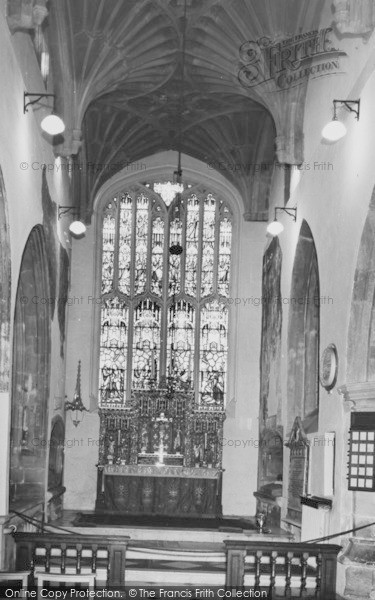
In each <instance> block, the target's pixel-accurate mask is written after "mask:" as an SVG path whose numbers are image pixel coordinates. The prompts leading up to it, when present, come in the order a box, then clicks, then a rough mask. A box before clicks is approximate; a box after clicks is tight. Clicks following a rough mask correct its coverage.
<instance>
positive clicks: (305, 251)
mask: <svg viewBox="0 0 375 600" xmlns="http://www.w3.org/2000/svg"><path fill="white" fill-rule="evenodd" d="M319 296H320V293H319V270H318V257H317V253H316V248H315V244H314V239H313V236H312V233H311V230H310V227H309V226H308V224H307V222H306V221H303V222H302V225H301V229H300V233H299V238H298V242H297V247H296V254H295V259H294V264H293V273H292V284H291V291H290V298H289V324H288V403H289V404H288V428H289V429H290V428H291V426H292V424H293V422H294V419H295V417H297V416H299V417H301V418H302V419H306V418H308V420H307V423H306V426H307V432H310V431H317V428H318V407H319V321H320V308H319Z"/></svg>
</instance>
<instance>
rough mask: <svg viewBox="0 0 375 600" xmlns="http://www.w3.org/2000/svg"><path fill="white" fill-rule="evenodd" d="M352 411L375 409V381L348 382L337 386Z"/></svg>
mask: <svg viewBox="0 0 375 600" xmlns="http://www.w3.org/2000/svg"><path fill="white" fill-rule="evenodd" d="M337 391H338V393H339V394H340V396H342V397H343V399H344V402H345V404H346V405H347V406H349V408H350V410H352V411H373V410H374V411H375V381H363V382H358V383H357V382H355V383H347V384H346V385H342V386H340V387H339V388H337Z"/></svg>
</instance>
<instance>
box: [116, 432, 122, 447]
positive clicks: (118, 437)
mask: <svg viewBox="0 0 375 600" xmlns="http://www.w3.org/2000/svg"><path fill="white" fill-rule="evenodd" d="M120 442H121V431H120V429H119V430H118V432H117V444H118V446H119V445H120Z"/></svg>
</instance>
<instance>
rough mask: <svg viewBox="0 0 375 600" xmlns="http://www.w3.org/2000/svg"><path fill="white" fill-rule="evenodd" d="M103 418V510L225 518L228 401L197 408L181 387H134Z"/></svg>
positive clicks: (99, 491)
mask: <svg viewBox="0 0 375 600" xmlns="http://www.w3.org/2000/svg"><path fill="white" fill-rule="evenodd" d="M99 416H100V435H99V462H98V480H97V501H96V509H97V510H98V511H105V512H121V513H123V514H134V515H171V516H179V517H183V516H186V517H188V516H190V517H191V516H193V517H195V516H196V517H199V516H200V517H213V518H214V517H219V516H221V514H222V510H221V488H222V468H221V465H222V447H223V443H222V439H223V422H224V418H225V414H224V410H223V407H222V406H221V405H214V404H213V405H211V406H207V405H206V406H204V407H203V406H197V405H196V404H195V402H194V394H193V392H192V390H191V389H190V388H184V387H183V385H181V387H180V389H175V388H173V389H171V388H168V387H160V388H158V389H156V388H155V389H147V390H134V391H133V393H132V402H131V406H129V407H124V408H119V407H118V406H117V407H115V406H114V407H109V406H108V407H105V408H101V409H100V410H99Z"/></svg>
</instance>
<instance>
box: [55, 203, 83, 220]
mask: <svg viewBox="0 0 375 600" xmlns="http://www.w3.org/2000/svg"><path fill="white" fill-rule="evenodd" d="M69 214H71V215H72V216H73V217H79V210H78V208H75V207H74V206H61V205H59V207H58V213H57V217H58V219H61V217H63V216H64V215H69Z"/></svg>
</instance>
